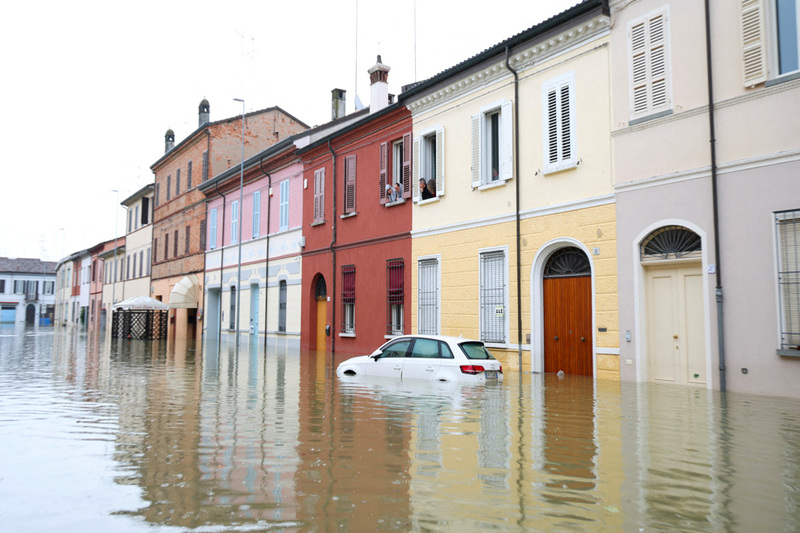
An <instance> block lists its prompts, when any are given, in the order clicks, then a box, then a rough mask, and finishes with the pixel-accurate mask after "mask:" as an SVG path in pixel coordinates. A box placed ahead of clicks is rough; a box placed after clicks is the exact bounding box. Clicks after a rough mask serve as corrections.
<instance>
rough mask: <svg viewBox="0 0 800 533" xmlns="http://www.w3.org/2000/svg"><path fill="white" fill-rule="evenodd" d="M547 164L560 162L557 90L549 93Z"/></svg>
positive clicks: (554, 89)
mask: <svg viewBox="0 0 800 533" xmlns="http://www.w3.org/2000/svg"><path fill="white" fill-rule="evenodd" d="M546 105H547V162H548V163H550V164H553V163H557V162H558V115H559V113H558V94H557V91H556V88H555V87H554V88H553V89H551V90H549V91H547V104H546Z"/></svg>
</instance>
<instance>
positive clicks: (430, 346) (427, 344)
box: [411, 339, 439, 359]
mask: <svg viewBox="0 0 800 533" xmlns="http://www.w3.org/2000/svg"><path fill="white" fill-rule="evenodd" d="M411 357H424V358H427V359H435V358H438V357H439V341H435V340H433V339H417V340H416V341H415V342H414V348H413V349H412V350H411Z"/></svg>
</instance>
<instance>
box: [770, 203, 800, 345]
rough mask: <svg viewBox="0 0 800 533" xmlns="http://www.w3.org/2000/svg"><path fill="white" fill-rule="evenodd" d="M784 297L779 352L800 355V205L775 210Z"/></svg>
mask: <svg viewBox="0 0 800 533" xmlns="http://www.w3.org/2000/svg"><path fill="white" fill-rule="evenodd" d="M775 231H776V237H777V244H778V295H779V298H780V315H781V316H780V319H781V321H780V334H781V341H780V348H779V351H778V354H779V355H794V356H800V209H796V210H793V211H782V212H779V213H775Z"/></svg>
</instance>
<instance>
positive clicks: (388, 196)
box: [386, 183, 397, 203]
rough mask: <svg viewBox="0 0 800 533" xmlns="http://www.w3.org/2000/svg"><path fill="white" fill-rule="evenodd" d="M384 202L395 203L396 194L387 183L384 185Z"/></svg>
mask: <svg viewBox="0 0 800 533" xmlns="http://www.w3.org/2000/svg"><path fill="white" fill-rule="evenodd" d="M386 201H387V202H389V203H392V202H395V201H397V193H396V192H395V190H394V189H393V188H392V185H391V184H389V183H387V184H386Z"/></svg>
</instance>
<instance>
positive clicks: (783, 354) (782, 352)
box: [776, 350, 800, 358]
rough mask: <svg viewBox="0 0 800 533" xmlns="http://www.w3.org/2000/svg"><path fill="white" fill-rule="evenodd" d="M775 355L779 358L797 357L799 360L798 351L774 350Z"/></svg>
mask: <svg viewBox="0 0 800 533" xmlns="http://www.w3.org/2000/svg"><path fill="white" fill-rule="evenodd" d="M776 353H777V354H778V355H780V356H781V357H798V358H800V350H776Z"/></svg>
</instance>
